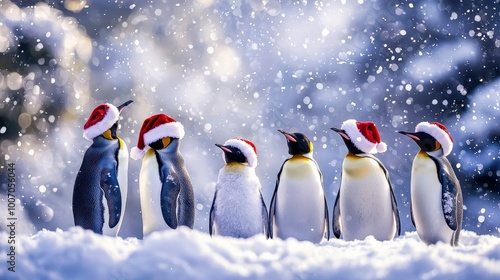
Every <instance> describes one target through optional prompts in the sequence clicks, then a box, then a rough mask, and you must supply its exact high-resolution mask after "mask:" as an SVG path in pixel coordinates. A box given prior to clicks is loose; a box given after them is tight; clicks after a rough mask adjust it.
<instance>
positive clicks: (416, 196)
mask: <svg viewBox="0 0 500 280" xmlns="http://www.w3.org/2000/svg"><path fill="white" fill-rule="evenodd" d="M399 133H401V134H403V135H406V136H408V137H410V138H411V139H413V141H415V143H417V145H418V146H419V147H420V151H419V152H418V153H417V155H416V156H415V158H414V160H413V165H412V170H411V186H410V193H411V203H410V213H411V221H412V223H413V225H414V226H415V228H416V229H417V234H418V236H419V237H420V239H421V240H422V241H423V242H425V243H426V244H434V243H437V242H439V241H441V242H444V243H448V244H450V245H452V246H458V241H459V237H460V231H461V229H462V219H463V199H462V189H461V188H460V183H459V181H458V179H457V176H456V175H455V172H454V171H453V166H452V165H451V164H450V161H449V160H448V159H447V158H446V156H448V155H449V154H450V153H451V150H452V149H453V138H452V137H451V135H450V133H449V132H448V130H447V129H446V127H445V126H444V125H442V124H440V123H438V122H421V123H419V124H417V126H416V127H415V132H405V131H400V132H399Z"/></svg>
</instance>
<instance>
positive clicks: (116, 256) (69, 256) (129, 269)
mask: <svg viewBox="0 0 500 280" xmlns="http://www.w3.org/2000/svg"><path fill="white" fill-rule="evenodd" d="M0 239H1V240H6V239H7V233H5V232H2V233H0ZM16 244H17V247H16V248H17V251H16V253H17V261H16V272H10V271H7V270H6V269H2V270H0V278H2V279H241V278H248V279H499V277H500V238H498V237H494V236H491V235H477V234H475V233H474V232H471V231H465V232H463V235H462V239H461V245H460V246H459V247H455V248H454V247H451V246H449V245H448V244H444V243H438V244H436V245H430V246H426V245H425V244H424V243H423V242H421V241H420V240H419V239H418V237H417V235H416V233H415V232H407V233H406V234H405V235H403V236H401V237H399V238H396V239H395V240H394V241H386V242H380V241H376V240H375V239H374V238H372V237H371V236H370V237H368V238H367V239H365V240H362V241H352V242H347V241H343V240H338V239H331V240H330V241H325V242H323V243H321V244H319V245H315V244H313V243H310V242H300V241H297V240H295V239H287V240H280V239H272V240H266V238H265V237H264V235H258V236H255V237H253V238H250V239H235V238H228V237H221V236H214V237H210V236H209V235H208V234H207V233H204V232H200V231H197V230H190V229H188V228H185V227H182V228H179V229H178V230H175V231H173V230H168V231H162V232H156V233H153V234H151V235H149V236H148V237H146V238H145V239H144V240H140V239H136V238H126V239H122V238H121V237H108V236H101V235H96V234H94V233H92V232H90V231H84V230H82V229H81V228H76V227H73V228H70V229H69V230H68V231H62V230H57V231H45V230H44V231H40V232H38V233H37V234H35V235H33V236H31V237H28V236H26V235H23V236H19V237H17V240H16ZM0 248H1V254H0V262H1V263H3V264H5V263H6V261H7V256H6V251H7V249H8V248H7V246H6V245H5V243H4V242H2V244H1V247H0Z"/></svg>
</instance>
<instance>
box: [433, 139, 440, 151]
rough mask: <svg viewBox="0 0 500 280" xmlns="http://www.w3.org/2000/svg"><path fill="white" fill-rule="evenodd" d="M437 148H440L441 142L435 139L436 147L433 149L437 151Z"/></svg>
mask: <svg viewBox="0 0 500 280" xmlns="http://www.w3.org/2000/svg"><path fill="white" fill-rule="evenodd" d="M439 149H441V144H440V143H439V142H438V141H436V149H435V150H434V151H437V150H439Z"/></svg>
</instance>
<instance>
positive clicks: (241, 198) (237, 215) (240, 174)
mask: <svg viewBox="0 0 500 280" xmlns="http://www.w3.org/2000/svg"><path fill="white" fill-rule="evenodd" d="M215 145H216V146H217V147H219V148H220V149H222V151H223V159H224V162H225V163H226V164H225V166H224V167H222V168H221V169H220V171H219V177H218V179H217V183H216V185H215V194H214V199H213V201H212V207H211V208H210V216H209V233H210V235H212V234H217V235H222V236H230V237H235V238H249V237H252V236H254V235H257V234H264V235H266V237H267V236H268V232H269V230H268V224H269V223H268V214H267V207H266V204H265V203H264V199H263V197H262V192H261V184H260V180H259V178H258V177H257V175H256V174H255V167H256V166H257V148H256V147H255V145H254V144H253V143H252V142H251V141H249V140H246V139H243V138H234V139H229V140H227V141H226V142H225V143H224V145H220V144H215Z"/></svg>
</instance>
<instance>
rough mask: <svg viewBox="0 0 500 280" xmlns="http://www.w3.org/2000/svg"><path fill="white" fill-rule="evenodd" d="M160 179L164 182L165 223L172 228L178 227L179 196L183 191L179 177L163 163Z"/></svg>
mask: <svg viewBox="0 0 500 280" xmlns="http://www.w3.org/2000/svg"><path fill="white" fill-rule="evenodd" d="M160 179H161V182H162V186H161V193H160V207H161V213H162V215H163V219H164V220H165V223H167V225H168V226H169V227H170V228H172V229H176V228H177V225H178V221H177V198H178V197H179V192H180V191H181V187H180V182H179V178H178V176H177V174H176V173H173V172H172V173H169V172H168V170H167V167H166V166H164V165H162V166H161V167H160Z"/></svg>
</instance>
